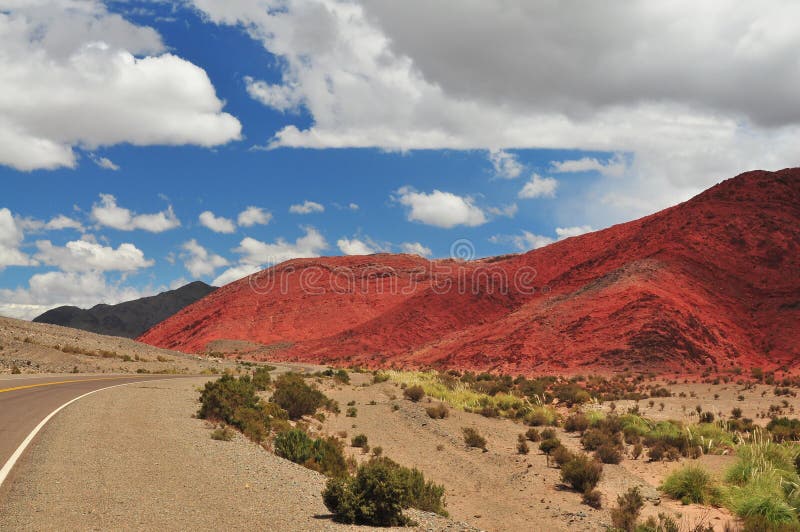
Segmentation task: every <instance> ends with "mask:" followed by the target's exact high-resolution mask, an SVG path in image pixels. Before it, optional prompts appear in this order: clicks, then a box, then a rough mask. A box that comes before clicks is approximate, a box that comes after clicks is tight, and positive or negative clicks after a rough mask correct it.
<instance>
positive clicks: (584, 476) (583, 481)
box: [561, 454, 603, 493]
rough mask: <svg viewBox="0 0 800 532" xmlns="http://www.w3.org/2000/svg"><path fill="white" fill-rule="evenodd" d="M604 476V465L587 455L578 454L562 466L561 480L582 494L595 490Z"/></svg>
mask: <svg viewBox="0 0 800 532" xmlns="http://www.w3.org/2000/svg"><path fill="white" fill-rule="evenodd" d="M602 476H603V464H601V463H600V462H598V461H596V460H593V459H592V458H590V457H589V456H588V455H585V454H576V455H575V456H574V457H573V458H572V459H571V460H569V461H568V462H567V463H565V464H564V465H562V466H561V480H563V481H564V482H565V483H567V484H569V485H570V486H572V487H573V488H574V489H576V490H577V491H579V492H581V493H585V492H587V491H589V490H592V489H594V488H595V486H597V483H598V482H600V478H601V477H602Z"/></svg>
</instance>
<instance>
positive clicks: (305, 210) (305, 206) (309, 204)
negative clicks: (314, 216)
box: [289, 200, 325, 214]
mask: <svg viewBox="0 0 800 532" xmlns="http://www.w3.org/2000/svg"><path fill="white" fill-rule="evenodd" d="M324 210H325V207H324V206H322V205H321V204H319V203H317V202H316V201H308V200H306V201H304V202H303V203H299V204H297V205H292V206H291V207H289V212H290V213H292V214H311V213H313V212H323V211H324Z"/></svg>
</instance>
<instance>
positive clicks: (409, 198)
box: [397, 187, 487, 229]
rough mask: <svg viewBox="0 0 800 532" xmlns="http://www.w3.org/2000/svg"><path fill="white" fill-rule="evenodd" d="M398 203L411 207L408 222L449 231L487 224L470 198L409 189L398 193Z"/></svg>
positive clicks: (481, 212) (406, 188) (435, 191)
mask: <svg viewBox="0 0 800 532" xmlns="http://www.w3.org/2000/svg"><path fill="white" fill-rule="evenodd" d="M397 193H398V195H399V196H398V198H397V201H398V202H399V203H400V204H401V205H405V206H406V207H410V209H409V211H408V220H409V221H414V222H421V223H424V224H427V225H434V226H436V227H443V228H445V229H449V228H452V227H455V226H457V225H466V226H469V227H475V226H478V225H483V224H485V223H486V222H487V219H486V215H485V214H484V212H483V211H482V210H481V209H480V207H477V206H476V205H475V204H474V201H473V199H472V198H470V197H468V196H458V195H456V194H453V193H451V192H442V191H440V190H434V191H433V192H431V193H430V194H427V193H425V192H416V191H414V190H413V189H411V188H409V187H403V188H401V189H399V190H398V191H397Z"/></svg>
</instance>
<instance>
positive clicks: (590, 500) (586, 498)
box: [582, 490, 603, 510]
mask: <svg viewBox="0 0 800 532" xmlns="http://www.w3.org/2000/svg"><path fill="white" fill-rule="evenodd" d="M582 500H583V504H586V505H587V506H591V507H592V508H594V509H597V510H599V509H600V508H602V506H603V496H602V495H601V494H600V491H599V490H588V491H586V492H584V494H583V499H582Z"/></svg>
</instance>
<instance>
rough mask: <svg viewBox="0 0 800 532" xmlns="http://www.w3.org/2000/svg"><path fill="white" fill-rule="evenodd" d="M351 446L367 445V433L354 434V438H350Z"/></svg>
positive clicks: (361, 446) (362, 446) (360, 446)
mask: <svg viewBox="0 0 800 532" xmlns="http://www.w3.org/2000/svg"><path fill="white" fill-rule="evenodd" d="M350 446H351V447H359V448H362V449H363V448H364V447H367V435H366V434H358V435H356V436H353V437H352V439H351V440H350Z"/></svg>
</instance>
